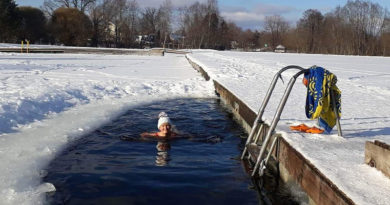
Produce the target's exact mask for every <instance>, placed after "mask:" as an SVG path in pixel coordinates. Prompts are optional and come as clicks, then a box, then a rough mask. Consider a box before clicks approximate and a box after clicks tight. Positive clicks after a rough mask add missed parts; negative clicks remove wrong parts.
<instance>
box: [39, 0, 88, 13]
mask: <svg viewBox="0 0 390 205" xmlns="http://www.w3.org/2000/svg"><path fill="white" fill-rule="evenodd" d="M95 2H96V0H45V1H44V2H43V10H44V11H45V13H46V14H48V15H51V14H52V13H53V11H54V10H56V9H58V8H60V7H66V8H76V9H79V10H80V11H81V12H85V11H86V9H87V8H88V7H89V6H90V5H91V4H93V3H95Z"/></svg>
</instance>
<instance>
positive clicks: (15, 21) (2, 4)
mask: <svg viewBox="0 0 390 205" xmlns="http://www.w3.org/2000/svg"><path fill="white" fill-rule="evenodd" d="M16 6H17V5H16V3H15V1H14V0H1V1H0V31H1V32H0V42H14V41H16V36H15V34H16V30H17V28H18V25H19V23H20V18H19V16H18V13H17V10H16Z"/></svg>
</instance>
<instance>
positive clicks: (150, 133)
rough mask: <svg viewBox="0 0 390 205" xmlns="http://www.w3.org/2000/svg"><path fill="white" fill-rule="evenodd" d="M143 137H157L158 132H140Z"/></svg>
mask: <svg viewBox="0 0 390 205" xmlns="http://www.w3.org/2000/svg"><path fill="white" fill-rule="evenodd" d="M140 135H141V137H155V136H156V133H155V132H144V133H141V134H140Z"/></svg>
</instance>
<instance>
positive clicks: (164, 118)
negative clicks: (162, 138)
mask: <svg viewBox="0 0 390 205" xmlns="http://www.w3.org/2000/svg"><path fill="white" fill-rule="evenodd" d="M162 125H169V127H171V125H172V123H171V120H170V119H169V117H168V115H167V113H165V112H160V114H159V115H158V123H157V128H158V129H160V127H161V126H162Z"/></svg>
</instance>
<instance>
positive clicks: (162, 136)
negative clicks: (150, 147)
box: [141, 112, 222, 148]
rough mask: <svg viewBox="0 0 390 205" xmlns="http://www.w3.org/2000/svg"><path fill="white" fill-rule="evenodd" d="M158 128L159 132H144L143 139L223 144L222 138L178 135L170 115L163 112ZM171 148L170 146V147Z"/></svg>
mask: <svg viewBox="0 0 390 205" xmlns="http://www.w3.org/2000/svg"><path fill="white" fill-rule="evenodd" d="M157 127H158V129H159V132H144V133H142V134H141V137H142V138H148V137H152V138H155V139H158V140H171V139H179V138H181V139H188V140H190V141H194V142H206V143H218V142H221V141H222V140H221V138H220V137H218V136H209V137H206V138H195V137H194V136H192V135H190V134H185V133H177V132H175V131H174V129H173V125H172V122H171V120H170V119H169V117H168V115H167V114H166V113H165V112H161V113H160V114H159V115H158V123H157ZM169 148H170V146H169Z"/></svg>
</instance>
